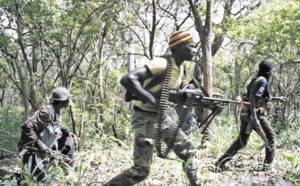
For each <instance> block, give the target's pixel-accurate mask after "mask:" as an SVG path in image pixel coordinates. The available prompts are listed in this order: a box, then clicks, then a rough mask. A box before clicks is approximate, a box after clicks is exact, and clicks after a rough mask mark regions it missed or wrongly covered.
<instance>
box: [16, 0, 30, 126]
mask: <svg viewBox="0 0 300 186" xmlns="http://www.w3.org/2000/svg"><path fill="white" fill-rule="evenodd" d="M15 5H16V14H17V15H16V17H17V34H18V43H19V45H20V47H21V50H22V51H23V57H26V55H24V53H25V49H24V45H23V36H22V34H23V33H22V32H23V28H22V27H23V25H22V15H21V1H20V0H17V1H15ZM15 62H16V67H17V71H18V75H19V78H20V82H21V86H22V96H23V104H24V121H25V120H26V119H27V118H28V116H29V111H28V110H29V108H28V95H27V91H26V83H25V78H24V75H23V70H22V66H21V64H20V61H19V55H18V52H17V54H16V58H15Z"/></svg>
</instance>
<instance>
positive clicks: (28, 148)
mask: <svg viewBox="0 0 300 186" xmlns="http://www.w3.org/2000/svg"><path fill="white" fill-rule="evenodd" d="M35 152H40V153H41V151H40V150H39V149H38V148H36V147H32V146H24V148H23V149H22V150H21V152H20V153H19V154H18V156H19V157H20V158H22V157H23V156H24V155H25V154H26V153H35ZM44 155H46V156H50V157H53V158H60V159H62V160H65V161H67V162H68V164H69V165H71V164H72V163H73V162H74V161H75V159H72V158H70V157H69V156H67V155H64V154H62V153H61V152H58V151H53V152H51V153H45V154H44Z"/></svg>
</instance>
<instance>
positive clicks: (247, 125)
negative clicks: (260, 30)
mask: <svg viewBox="0 0 300 186" xmlns="http://www.w3.org/2000/svg"><path fill="white" fill-rule="evenodd" d="M272 69H273V65H272V63H270V62H269V61H267V60H264V61H262V62H261V63H260V64H259V71H258V74H257V76H256V77H255V78H254V79H253V80H252V81H251V82H250V84H249V85H248V86H247V95H246V97H244V98H243V100H244V101H249V102H250V105H247V106H245V107H244V108H243V109H242V110H241V115H240V119H241V127H240V133H239V136H238V138H237V139H236V141H234V143H233V144H232V145H231V146H230V147H229V149H228V150H227V151H226V152H225V154H224V155H223V156H221V157H220V158H219V159H218V160H217V162H216V166H217V167H219V168H222V167H224V166H225V163H226V162H228V161H230V160H231V159H232V157H233V156H234V155H235V154H236V153H237V152H238V151H239V150H240V149H242V148H243V147H245V146H246V144H247V143H248V141H249V137H250V134H251V132H252V129H255V131H256V132H257V130H256V128H257V127H256V126H258V124H260V125H261V127H262V129H263V131H264V133H265V135H266V139H267V141H268V143H269V146H270V148H266V156H265V160H264V167H268V166H269V165H270V164H271V163H272V162H273V160H274V157H275V142H276V134H275V132H274V131H273V129H272V127H271V126H270V124H269V122H268V120H267V118H266V112H267V101H270V95H269V92H268V88H267V87H268V82H269V79H270V77H271V74H272Z"/></svg>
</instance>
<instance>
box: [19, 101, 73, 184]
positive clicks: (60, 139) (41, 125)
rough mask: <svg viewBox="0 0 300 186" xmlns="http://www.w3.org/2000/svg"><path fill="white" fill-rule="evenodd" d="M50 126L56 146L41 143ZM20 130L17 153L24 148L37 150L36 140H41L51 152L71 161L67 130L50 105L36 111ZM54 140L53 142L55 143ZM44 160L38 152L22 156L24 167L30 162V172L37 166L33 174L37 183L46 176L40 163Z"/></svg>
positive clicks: (70, 142)
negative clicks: (55, 152)
mask: <svg viewBox="0 0 300 186" xmlns="http://www.w3.org/2000/svg"><path fill="white" fill-rule="evenodd" d="M50 126H51V131H52V135H53V136H54V138H55V139H57V145H54V144H49V140H48V141H47V140H46V141H43V137H41V134H44V135H45V134H46V133H47V130H48V129H49V128H50ZM21 128H22V133H21V139H20V141H19V143H18V148H19V151H22V150H23V148H24V146H30V147H35V148H38V145H37V144H36V143H37V140H39V139H42V141H43V142H44V143H45V144H46V145H47V146H48V147H50V148H53V150H59V151H61V152H62V154H65V155H67V156H69V157H70V158H71V159H73V158H74V143H73V140H72V139H71V138H70V137H69V130H68V129H67V128H65V127H63V126H62V124H61V118H60V114H59V113H55V112H54V108H53V106H52V105H46V106H44V107H42V108H41V109H39V110H37V111H36V112H35V114H34V115H33V116H32V117H31V118H29V119H28V120H27V121H25V122H24V124H22V126H21ZM50 133H51V132H50ZM55 139H54V140H53V141H55ZM50 141H51V140H50ZM51 143H52V142H51ZM56 148H58V149H56ZM45 158H46V157H45V156H44V155H43V154H42V153H40V152H28V153H26V154H25V155H24V156H23V163H24V164H25V165H27V166H29V165H28V163H29V161H32V164H31V165H30V166H31V171H32V172H33V171H34V169H35V167H36V165H38V166H37V169H36V171H35V172H34V175H36V176H37V180H38V181H41V180H43V179H44V178H45V176H46V174H47V171H46V166H45V164H43V163H41V162H42V161H43V160H44V159H45ZM43 162H46V161H43Z"/></svg>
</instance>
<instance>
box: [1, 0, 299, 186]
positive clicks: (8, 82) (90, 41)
mask: <svg viewBox="0 0 300 186" xmlns="http://www.w3.org/2000/svg"><path fill="white" fill-rule="evenodd" d="M299 4H300V1H299V0H206V1H204V0H203V1H200V0H165V1H156V0H146V1H132V0H121V1H117V0H107V1H105V0H98V1H90V0H81V1H80V0H72V1H71V0H53V1H47V0H14V1H11V0H0V29H1V30H0V77H1V82H0V152H1V159H0V165H1V166H0V167H1V169H5V170H9V171H16V172H19V171H20V159H19V158H17V156H16V155H15V154H16V153H17V142H18V139H19V137H20V125H21V124H22V123H23V122H24V121H25V120H26V119H27V118H28V117H30V115H31V114H32V113H33V112H34V111H36V110H37V109H39V108H40V107H41V106H43V105H45V104H46V103H47V102H48V98H49V96H50V94H51V91H52V90H53V88H55V87H58V86H65V87H67V88H69V89H70V91H71V93H72V95H73V97H72V103H71V104H70V106H69V107H68V109H65V110H64V112H63V122H64V124H65V125H66V126H68V127H69V128H71V129H72V130H73V131H74V133H75V134H77V136H78V142H79V145H78V149H77V151H78V152H77V159H76V162H77V164H76V166H75V169H74V170H73V172H72V173H70V174H69V175H67V176H64V175H63V173H62V171H60V169H59V168H54V169H53V170H52V173H53V175H52V176H53V177H51V176H50V178H49V179H48V181H47V182H46V183H45V184H50V185H101V184H102V183H104V182H106V181H107V180H109V178H111V177H112V176H114V175H116V174H117V173H119V172H120V171H121V170H124V169H125V168H128V167H129V166H130V165H131V164H132V159H131V156H132V141H133V140H132V138H133V134H132V131H131V128H130V104H128V103H126V102H125V101H124V94H125V90H124V88H122V87H121V86H120V84H119V80H120V77H122V75H124V74H125V73H127V72H128V71H129V70H132V69H134V68H136V67H139V66H142V65H143V64H145V63H146V62H147V61H148V60H150V59H152V58H153V57H155V56H161V55H163V54H165V53H166V52H168V38H169V36H170V34H171V33H172V32H173V31H175V30H187V31H188V32H190V33H191V34H192V35H193V37H194V41H195V43H196V47H197V54H196V57H195V59H194V62H195V63H191V62H187V63H186V68H187V69H188V70H187V71H188V73H187V77H186V80H185V82H188V81H189V80H190V79H191V78H192V75H193V73H194V69H196V68H197V65H196V64H199V66H200V68H201V71H202V73H203V85H204V87H205V88H206V89H207V91H208V93H209V95H212V94H213V93H219V94H221V95H223V97H222V98H224V99H233V98H234V97H236V96H238V95H242V94H243V93H244V92H245V90H246V85H247V84H248V83H249V81H250V80H251V79H252V77H254V75H255V72H256V71H257V69H258V63H259V62H260V61H262V60H263V59H268V60H270V61H271V62H273V63H274V64H275V70H274V75H273V78H272V79H271V88H270V90H271V92H272V95H273V96H285V97H286V98H287V99H288V101H287V102H285V103H281V102H273V104H272V105H271V106H270V111H269V117H270V118H269V119H270V121H271V124H272V126H273V128H274V130H275V131H276V133H277V135H278V136H277V149H278V150H277V155H276V160H275V162H274V168H273V169H272V170H270V171H268V172H261V171H258V170H257V169H258V167H259V166H260V164H261V163H262V161H263V158H264V150H263V149H262V148H261V147H262V142H261V140H260V139H259V137H258V136H257V135H256V134H254V133H253V134H252V137H251V140H250V142H249V145H248V146H247V147H246V148H245V149H243V150H242V151H241V152H240V153H239V154H238V155H237V156H236V157H235V158H234V160H233V161H232V162H231V163H230V164H229V165H230V166H231V168H232V169H230V170H228V171H225V172H221V173H216V172H215V171H212V169H213V168H212V167H213V162H214V161H215V160H216V159H217V158H218V157H219V156H220V155H221V154H222V153H223V152H225V150H226V149H227V148H228V146H229V145H230V144H231V143H232V141H233V140H234V139H235V138H236V137H237V134H238V131H239V117H238V116H239V111H240V109H239V107H238V106H237V105H229V106H227V107H226V108H225V109H224V110H223V112H222V113H221V114H220V115H218V116H217V117H216V118H215V119H214V122H213V123H212V124H211V125H210V127H209V130H210V131H211V130H213V131H214V132H213V135H211V136H209V133H207V131H204V134H202V133H201V130H202V129H196V130H194V131H193V133H192V134H191V135H190V136H189V138H190V140H192V141H193V142H194V143H195V144H196V145H200V144H201V141H202V139H203V136H205V135H206V136H208V137H209V138H210V141H211V145H210V146H208V147H207V148H205V149H200V148H199V152H198V153H197V157H198V159H199V164H200V167H199V169H200V170H201V173H202V179H203V181H204V182H205V183H206V184H207V185H253V184H254V185H255V184H257V185H272V184H274V183H275V182H276V181H278V180H279V179H280V178H283V179H284V180H286V181H287V182H290V183H292V184H294V185H299V184H300V148H299V145H300V142H299V137H300V130H299V125H300V121H299V120H300V118H299V116H300V112H299V106H300V105H299V101H300V88H299V83H300V75H299V67H300V65H299V63H300V60H299V56H300V51H299V47H300V46H299V45H300V40H299V38H300V9H299ZM170 112H171V114H173V115H174V113H173V110H172V109H170ZM206 114H209V111H206ZM174 117H176V116H175V115H174ZM170 156H171V158H169V160H161V159H160V158H157V157H156V156H155V157H154V162H153V166H152V172H151V175H150V176H149V178H147V179H146V180H145V181H143V182H142V183H141V185H186V184H187V179H186V178H185V176H184V173H183V171H182V170H181V164H180V161H179V160H178V159H176V158H173V155H170ZM170 159H171V160H170ZM171 170H172V171H171ZM54 175H56V176H55V177H54ZM57 175H58V176H57ZM2 181H4V182H5V183H7V184H12V183H13V181H12V182H11V181H8V180H5V178H4V179H3V180H2ZM29 182H30V183H32V184H34V180H33V179H32V180H29Z"/></svg>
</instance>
